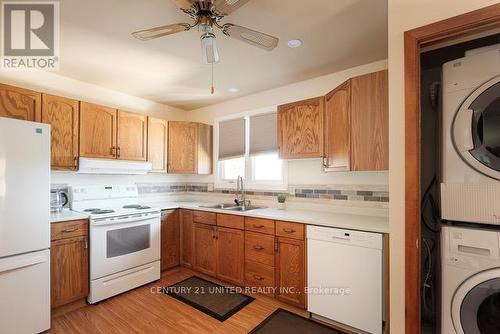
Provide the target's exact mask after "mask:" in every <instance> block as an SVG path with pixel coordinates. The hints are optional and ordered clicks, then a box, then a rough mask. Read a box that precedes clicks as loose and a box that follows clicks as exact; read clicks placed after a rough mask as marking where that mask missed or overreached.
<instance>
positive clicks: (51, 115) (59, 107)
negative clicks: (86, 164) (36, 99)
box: [41, 94, 80, 170]
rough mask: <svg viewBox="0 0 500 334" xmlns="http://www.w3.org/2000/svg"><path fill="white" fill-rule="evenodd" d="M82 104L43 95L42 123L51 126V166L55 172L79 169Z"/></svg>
mask: <svg viewBox="0 0 500 334" xmlns="http://www.w3.org/2000/svg"><path fill="white" fill-rule="evenodd" d="M79 117H80V103H79V102H78V101H76V100H71V99H67V98H64V97H59V96H53V95H47V94H43V95H42V119H41V121H42V123H47V124H50V125H51V137H50V138H51V166H52V169H55V170H75V169H77V168H78V139H79V137H78V130H79Z"/></svg>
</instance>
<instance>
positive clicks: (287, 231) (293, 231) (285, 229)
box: [283, 228, 295, 233]
mask: <svg viewBox="0 0 500 334" xmlns="http://www.w3.org/2000/svg"><path fill="white" fill-rule="evenodd" d="M283 232H285V233H295V230H294V229H291V228H284V229H283Z"/></svg>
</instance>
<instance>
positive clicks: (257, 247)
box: [253, 245, 264, 250]
mask: <svg viewBox="0 0 500 334" xmlns="http://www.w3.org/2000/svg"><path fill="white" fill-rule="evenodd" d="M253 249H255V250H263V249H264V247H262V246H259V245H255V246H253Z"/></svg>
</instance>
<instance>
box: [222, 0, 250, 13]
mask: <svg viewBox="0 0 500 334" xmlns="http://www.w3.org/2000/svg"><path fill="white" fill-rule="evenodd" d="M248 1H250V0H215V1H214V7H215V11H216V12H217V13H218V14H220V15H224V16H226V15H229V14H231V13H232V12H234V11H235V10H236V9H238V8H240V7H241V6H243V5H244V4H246V3H247V2H248Z"/></svg>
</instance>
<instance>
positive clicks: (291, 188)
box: [288, 186, 295, 195]
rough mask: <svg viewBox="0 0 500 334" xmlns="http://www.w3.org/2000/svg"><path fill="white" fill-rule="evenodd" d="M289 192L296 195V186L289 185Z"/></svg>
mask: <svg viewBox="0 0 500 334" xmlns="http://www.w3.org/2000/svg"><path fill="white" fill-rule="evenodd" d="M288 193H289V194H290V195H295V187H294V186H290V187H288Z"/></svg>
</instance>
